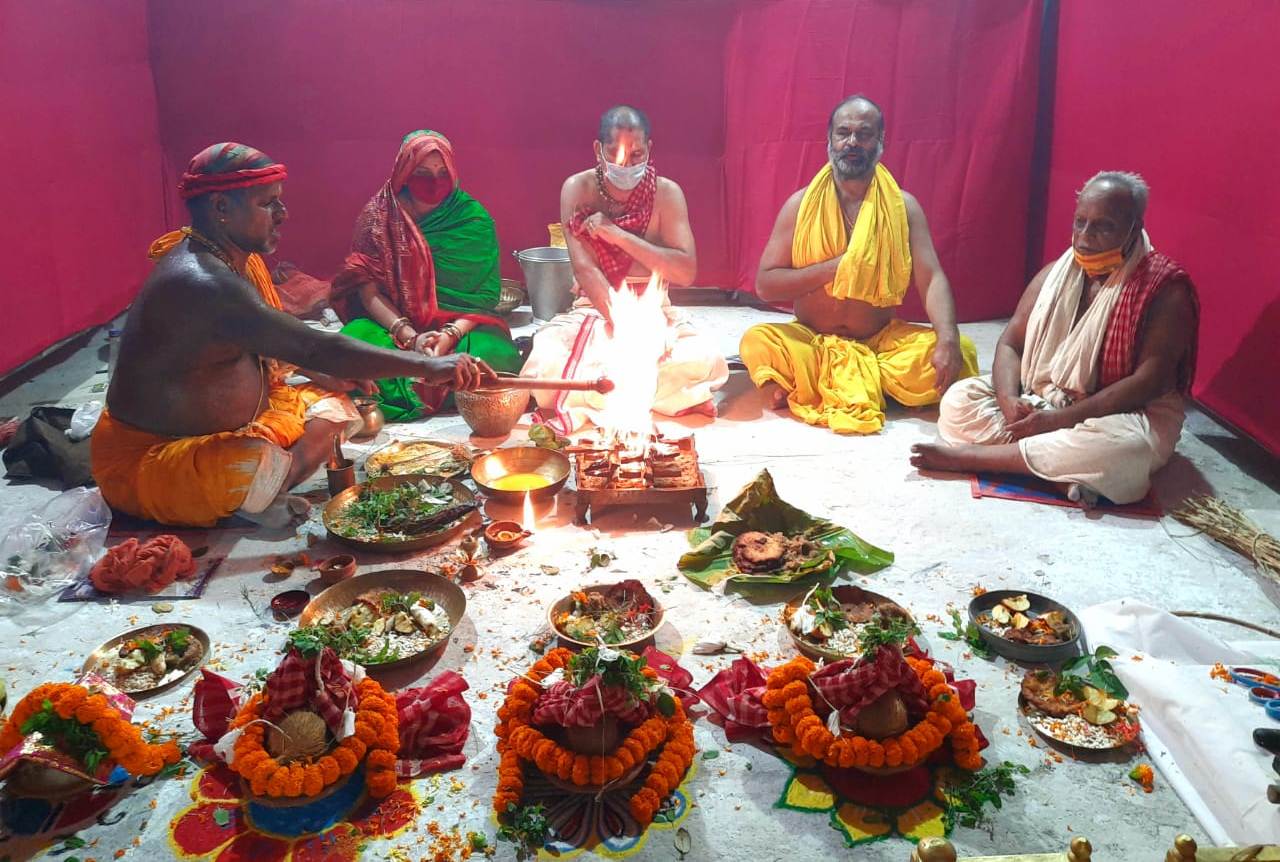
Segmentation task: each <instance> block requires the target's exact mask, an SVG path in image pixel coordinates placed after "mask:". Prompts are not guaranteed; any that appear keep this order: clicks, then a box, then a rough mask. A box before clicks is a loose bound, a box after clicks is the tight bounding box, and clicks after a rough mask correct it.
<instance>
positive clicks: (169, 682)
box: [80, 622, 213, 700]
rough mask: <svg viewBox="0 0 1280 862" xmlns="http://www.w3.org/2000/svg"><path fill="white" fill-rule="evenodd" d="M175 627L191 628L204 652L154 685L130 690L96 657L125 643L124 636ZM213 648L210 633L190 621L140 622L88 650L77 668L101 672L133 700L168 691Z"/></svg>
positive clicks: (154, 633)
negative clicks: (191, 664) (196, 660)
mask: <svg viewBox="0 0 1280 862" xmlns="http://www.w3.org/2000/svg"><path fill="white" fill-rule="evenodd" d="M177 628H183V629H187V630H188V631H190V632H191V636H192V637H194V638H195V639H196V640H197V641H199V642H200V646H202V647H203V648H204V653H203V654H202V655H201V656H200V661H198V662H196V663H195V664H194V665H193V666H192V667H190V668H188V669H187V670H184V671H177V672H176V673H177V674H178V675H177V676H172V677H171V678H167V679H165V680H164V681H163V682H161V683H160V684H159V685H153V686H151V687H149V688H139V689H132V690H130V689H128V688H126V687H125V685H124V683H123V682H121V681H120V680H119V679H118V678H117V677H116V676H115V674H108V672H105V671H104V670H103V669H102V668H101V665H100V662H99V661H98V656H100V655H102V654H103V652H104V651H108V650H115V649H117V648H118V647H119V646H120V644H122V643H124V642H125V641H127V640H133V639H134V638H141V637H155V636H157V635H159V634H161V633H162V632H166V631H172V630H173V629H177ZM212 649H213V647H212V644H211V642H210V641H209V635H208V634H206V633H205V631H204V629H201V628H197V627H196V626H193V625H191V624H190V623H178V622H174V623H155V624H154V625H149V626H142V627H141V628H136V629H129V631H127V632H121V633H120V634H118V635H116V636H115V637H113V638H111V639H110V640H108V641H106V642H104V643H103V644H101V645H100V646H99V647H98V648H97V649H95V650H94V651H93V652H91V653H89V657H88V658H86V659H85V660H84V665H83V667H81V668H80V672H81V673H97V674H101V675H102V677H103V678H104V679H105V680H106V681H107V682H109V683H111V684H112V685H113V686H115V687H116V688H118V689H120V690H121V691H122V692H124V693H125V694H127V695H129V697H131V698H133V699H134V700H140V699H142V698H144V697H151V696H152V695H156V694H159V693H160V692H162V691H167V690H168V689H171V688H173V687H174V686H175V685H178V684H180V683H181V682H183V681H184V680H185V679H186V678H187V677H189V676H191V675H192V674H193V673H195V672H196V671H198V670H199V669H200V668H202V667H203V666H204V664H205V662H207V661H208V660H209V653H210V652H211V651H212Z"/></svg>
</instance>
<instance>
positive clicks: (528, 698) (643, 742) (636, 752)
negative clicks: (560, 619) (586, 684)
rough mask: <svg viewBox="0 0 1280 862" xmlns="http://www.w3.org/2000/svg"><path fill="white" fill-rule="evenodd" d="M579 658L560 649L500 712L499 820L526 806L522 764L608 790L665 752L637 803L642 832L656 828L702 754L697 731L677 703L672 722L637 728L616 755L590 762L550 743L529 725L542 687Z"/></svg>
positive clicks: (520, 683) (658, 719)
mask: <svg viewBox="0 0 1280 862" xmlns="http://www.w3.org/2000/svg"><path fill="white" fill-rule="evenodd" d="M572 658H573V653H572V652H570V651H569V650H567V649H564V648H557V649H554V650H552V651H551V652H549V653H547V655H546V656H545V657H543V658H542V659H539V660H538V661H537V662H535V663H534V665H533V667H532V668H530V669H529V672H528V673H527V674H525V675H524V676H523V677H519V678H517V679H516V680H515V682H514V683H513V684H512V686H511V689H510V690H509V691H508V693H507V698H506V701H505V702H504V703H503V705H502V706H501V707H500V708H499V709H498V726H497V728H496V731H495V732H496V733H497V735H498V752H499V754H500V755H501V757H500V759H499V762H498V789H497V791H496V792H495V793H494V795H493V808H494V810H495V811H496V812H498V814H499V815H503V814H505V813H506V811H507V806H508V805H509V804H512V803H514V804H516V805H519V804H520V797H521V795H522V794H523V792H524V771H523V766H522V765H521V761H528V762H530V763H533V764H534V766H536V767H537V768H538V770H539V771H541V772H542V773H543V774H545V775H554V776H556V777H557V778H559V779H560V780H562V781H571V782H572V783H573V784H574V785H576V786H578V787H586V786H589V785H601V784H607V783H608V782H611V781H616V780H618V779H619V778H621V777H622V776H624V775H626V774H627V773H628V772H630V771H631V770H632V769H634V768H635V766H636V764H637V763H643V762H645V760H647V759H648V757H649V755H650V754H652V753H653V752H654V751H656V750H657V749H658V748H662V753H661V754H660V755H659V756H658V759H657V762H655V763H654V764H653V766H652V768H650V770H649V775H648V777H647V778H646V779H645V783H644V786H643V787H642V788H640V790H639V791H637V792H636V794H635V795H634V796H633V797H632V798H631V800H630V802H629V805H630V808H631V814H632V816H634V817H635V818H636V820H637V821H638V822H639V823H640V825H641V826H648V825H649V824H650V823H652V822H653V816H654V814H655V813H656V812H657V810H658V808H659V807H660V806H661V804H662V800H663V799H664V798H665V797H666V796H667V795H668V794H669V793H671V791H672V790H674V789H675V788H676V787H677V786H679V784H680V781H681V779H683V778H684V774H685V773H686V772H687V771H688V770H689V765H690V764H691V763H693V755H694V752H695V751H696V749H695V748H694V744H693V726H692V725H691V724H690V723H689V721H688V720H687V719H686V718H685V715H684V708H683V707H682V706H681V705H680V701H679V700H678V699H676V700H675V701H674V703H675V709H674V711H673V712H672V714H671V715H670V716H669V717H664V716H661V715H654V716H651V717H650V718H648V719H646V720H645V721H643V722H641V723H640V724H639V725H637V726H636V727H635V728H634V729H633V730H632V731H631V732H630V733H629V734H627V737H626V739H624V740H622V742H620V743H619V744H618V747H617V748H615V749H614V751H613V753H612V754H608V755H601V756H588V755H585V754H579V753H577V752H574V751H570V750H569V749H567V748H565V747H563V746H562V745H560V744H559V743H557V742H556V741H555V740H553V739H549V738H547V737H546V736H545V735H544V734H543V733H542V732H541V731H539V730H538V729H537V728H536V727H533V726H532V725H531V724H530V723H529V718H530V716H531V715H532V714H533V708H534V705H535V704H536V703H537V701H538V698H539V697H541V696H542V689H541V686H540V683H541V682H542V680H543V679H545V678H546V677H547V676H548V675H549V674H552V673H554V672H555V671H556V670H558V669H560V668H564V667H566V666H567V665H568V664H569V661H570V659H572ZM644 674H645V676H647V677H649V678H650V679H656V678H657V673H656V672H654V671H653V669H651V668H647V667H646V668H645V669H644Z"/></svg>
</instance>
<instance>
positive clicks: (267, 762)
mask: <svg viewBox="0 0 1280 862" xmlns="http://www.w3.org/2000/svg"><path fill="white" fill-rule="evenodd" d="M356 694H357V696H358V701H357V706H356V732H355V733H354V734H352V735H351V736H348V737H347V738H346V739H344V740H342V741H341V742H339V743H338V745H337V747H335V748H334V749H333V750H332V751H330V752H329V753H328V754H325V755H322V756H321V757H317V758H306V759H305V760H302V761H295V762H293V763H289V764H284V763H281V762H280V761H278V760H276V759H275V758H274V757H272V756H271V754H270V753H269V752H268V751H267V750H266V748H265V746H264V740H265V737H266V731H267V729H266V726H265V725H264V724H262V723H260V722H259V723H253V722H258V720H259V719H260V718H261V717H262V710H263V707H264V706H265V705H266V700H267V699H266V697H265V695H263V694H262V693H261V692H259V693H257V694H255V695H253V696H252V697H250V698H249V700H248V701H246V702H245V704H244V706H242V707H241V708H240V712H239V713H237V714H236V717H235V718H234V719H233V720H232V721H231V724H230V726H229V728H228V729H229V730H238V729H240V728H243V729H244V732H243V733H241V734H240V736H239V738H238V739H236V741H235V745H234V751H235V758H234V760H233V762H232V763H231V768H232V769H233V770H234V771H235V772H236V773H238V774H239V775H240V777H241V778H243V779H244V780H245V781H248V782H249V790H250V792H252V793H253V794H254V795H255V796H270V797H273V798H277V799H278V798H281V797H298V796H302V797H311V796H319V795H320V794H321V793H322V792H324V790H325V788H327V787H329V786H330V785H332V784H335V783H336V782H337V781H338V779H340V778H342V777H345V776H347V775H350V774H351V773H352V772H354V771H355V770H356V767H357V766H359V765H360V761H361V760H363V761H364V762H365V773H364V784H365V788H366V789H367V790H368V791H369V795H370V796H372V797H373V798H374V799H382V798H383V797H385V796H387V795H389V794H390V793H391V791H393V790H395V787H396V752H397V751H399V750H400V732H399V731H400V723H399V719H398V718H397V715H396V702H395V699H394V698H393V697H391V696H390V695H389V694H387V692H386V691H385V690H384V689H383V688H382V686H381V685H379V684H378V683H377V681H375V680H373V679H368V678H366V679H364V680H361V682H360V683H359V684H358V685H357V686H356Z"/></svg>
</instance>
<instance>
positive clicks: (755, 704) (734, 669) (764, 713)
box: [698, 648, 987, 748]
mask: <svg viewBox="0 0 1280 862" xmlns="http://www.w3.org/2000/svg"><path fill="white" fill-rule="evenodd" d="M881 649H882V651H883V649H884V648H881ZM894 652H896V650H894ZM912 652H913V655H914V656H915V657H916V658H920V659H924V660H925V661H929V662H932V663H933V665H934V666H935V667H936V668H937V669H938V670H940V671H942V673H943V676H945V677H946V679H947V683H948V684H950V685H951V686H952V688H954V689H955V690H956V694H957V696H958V697H959V700H960V705H961V706H963V707H964V708H965V709H966V710H972V709H973V707H974V702H975V699H976V698H975V695H976V691H977V685H976V684H975V683H974V681H973V680H971V679H964V680H959V681H957V680H956V678H955V672H954V671H953V669H952V668H951V666H950V665H948V664H946V663H944V662H940V661H936V660H934V659H932V658H930V657H929V656H927V655H925V654H924V653H922V652H917V651H915V650H913V651H912ZM876 658H877V659H881V656H880V654H879V653H877V655H876ZM899 660H900V659H899ZM887 663H888V662H887V660H886V665H887ZM852 665H853V661H852V660H846V661H842V662H837V663H835V664H831V665H827V666H825V667H823V668H822V669H821V670H818V671H817V672H815V673H814V674H813V675H812V677H811V680H813V681H814V684H815V685H819V684H821V685H823V687H824V689H825V691H824V692H823V695H824V696H825V697H828V698H832V699H841V698H843V697H844V696H845V695H843V694H841V693H840V691H841V690H842V689H843V690H850V688H849V682H850V681H849V680H844V679H832V678H830V677H840V676H848V675H849V672H850V670H851V666H852ZM868 666H869V668H870V669H869V670H863V671H861V673H863V674H871V675H875V674H877V673H878V671H877V670H876V668H877V667H878V664H877V663H876V662H871V663H869V665H868ZM901 668H905V669H906V673H907V674H910V677H911V679H910V680H909V681H908V680H905V677H904V678H903V679H904V681H903V682H902V685H901V687H897V690H898V691H899V692H900V693H901V694H902V695H903V700H904V701H905V702H906V704H907V710H908V712H910V713H912V714H913V715H916V716H917V717H918V716H919V715H920V714H923V712H924V710H925V708H926V707H924V706H920V705H919V704H920V703H921V702H923V703H926V704H927V702H928V699H927V693H926V692H924V688H923V686H921V684H920V681H919V678H918V677H916V675H915V674H914V673H912V672H911V669H910V667H909V666H907V664H906V662H902V663H901ZM833 669H834V670H833ZM768 673H769V671H768V669H762V668H760V667H759V666H757V665H756V664H755V662H753V661H751V660H750V659H745V658H740V659H738V660H736V661H735V662H734V663H733V664H732V665H730V666H729V667H728V668H726V669H725V670H722V671H720V672H719V673H718V674H716V675H715V676H714V677H712V678H711V681H710V682H708V683H707V684H706V685H705V686H703V687H702V688H701V689H699V690H698V694H699V695H700V696H701V698H702V701H703V702H704V703H706V704H707V705H708V706H710V707H711V708H712V709H713V710H715V712H716V713H717V714H718V715H719V716H720V718H721V720H722V721H723V722H724V728H725V735H726V736H727V737H728V738H729V741H731V742H738V741H740V740H743V739H747V738H750V737H752V736H754V735H756V734H757V733H759V732H760V731H762V730H766V729H767V728H768V727H769V712H768V710H767V709H765V707H764V704H763V703H761V700H760V699H761V697H762V696H763V695H764V688H765V680H766V678H767V676H768ZM899 674H901V670H899ZM824 680H825V681H824ZM886 690H887V689H886ZM883 693H884V692H883V691H881V694H883ZM878 696H879V695H877V697H878ZM918 698H923V701H921V700H920V699H918ZM873 699H874V698H873ZM867 702H868V703H869V702H870V701H867ZM850 703H852V701H850ZM913 704H915V705H914V706H913ZM836 705H838V706H847V705H848V704H844V703H840V704H836ZM820 706H821V702H820V701H819V703H817V704H815V705H814V708H815V709H819V707H820ZM859 708H861V707H859ZM916 710H918V712H917V711H916ZM978 747H979V748H986V747H987V741H986V737H984V736H983V735H982V731H981V729H979V730H978Z"/></svg>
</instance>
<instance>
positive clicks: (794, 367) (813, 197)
mask: <svg viewBox="0 0 1280 862" xmlns="http://www.w3.org/2000/svg"><path fill="white" fill-rule="evenodd" d="M883 151H884V114H883V113H882V112H881V110H880V108H879V107H878V106H877V105H876V104H875V103H874V102H872V101H871V100H870V99H868V98H867V97H865V96H850V97H849V98H848V99H845V100H844V101H843V102H841V103H840V104H839V105H837V106H836V109H835V110H834V111H833V112H832V114H831V119H830V121H829V123H828V125H827V155H828V157H829V161H828V163H827V164H826V165H825V166H824V167H823V168H822V170H820V171H819V172H818V175H817V176H816V177H814V178H813V181H812V182H810V183H809V186H808V188H804V189H801V190H800V191H798V192H796V193H795V194H793V195H792V196H791V197H790V198H788V199H787V202H786V203H785V204H783V205H782V211H781V212H779V213H778V219H777V222H776V223H775V224H774V226H773V234H772V236H770V237H769V242H768V244H767V245H766V246H765V250H764V254H763V255H762V257H761V259H760V270H759V273H758V274H757V276H756V293H757V295H758V296H759V297H760V298H761V299H763V300H765V301H767V302H787V301H792V302H794V304H795V305H794V308H795V314H796V321H795V322H794V323H783V324H774V323H764V324H760V325H758V326H753V327H751V328H750V329H749V330H747V332H746V334H745V335H743V337H742V344H741V348H740V349H741V353H742V361H743V362H744V363H745V364H746V366H747V371H748V372H749V373H750V374H751V380H752V382H753V383H755V384H756V386H758V387H760V388H761V389H762V390H764V391H765V392H766V393H768V397H769V400H770V403H771V404H772V405H773V406H774V407H775V408H779V409H780V408H782V407H784V406H788V407H790V408H791V412H792V413H793V414H794V415H795V416H797V417H799V418H800V419H803V420H804V421H805V422H808V423H809V424H810V425H826V426H827V427H829V428H830V429H831V430H833V431H837V432H839V433H842V434H871V433H874V432H876V431H879V430H880V429H881V427H883V425H884V406H885V400H884V396H885V395H886V394H887V395H889V396H891V397H893V398H894V399H895V400H896V401H898V402H900V403H902V404H905V405H907V406H909V407H920V406H923V405H926V404H933V403H935V402H937V400H938V399H939V398H940V397H941V395H942V393H943V392H945V391H946V388H947V387H948V386H949V385H950V384H951V383H952V382H953V381H955V380H957V379H958V378H961V377H969V376H971V375H974V374H977V373H978V352H977V349H976V348H975V347H974V346H973V342H971V341H970V340H969V339H967V338H965V337H963V336H961V335H960V333H959V330H957V329H956V323H955V305H954V303H953V302H952V298H951V286H950V284H949V283H948V282H947V277H946V275H945V274H944V273H943V271H942V267H941V265H940V264H939V263H938V256H937V254H936V253H935V252H934V249H933V240H932V238H931V237H930V236H929V225H928V223H927V222H926V221H925V217H924V211H923V210H922V209H921V208H920V204H919V202H918V201H917V200H916V199H915V198H914V197H913V196H911V195H910V194H908V193H907V192H905V191H903V190H901V189H900V188H899V187H898V184H897V182H896V181H895V180H894V178H893V175H892V174H890V173H889V171H888V170H887V169H886V168H885V167H884V165H882V164H880V154H881V153H882V152H883ZM912 281H914V282H915V285H916V289H917V290H918V291H919V292H920V296H921V298H922V299H923V300H924V306H925V313H926V314H928V316H929V321H930V323H932V324H933V328H932V329H931V328H929V327H927V326H920V325H916V324H911V323H906V322H904V321H901V320H898V319H897V318H896V317H895V316H894V313H893V309H894V307H895V306H898V305H901V304H902V298H903V296H904V295H905V294H906V292H907V287H908V285H909V284H910V283H911V282H912Z"/></svg>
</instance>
